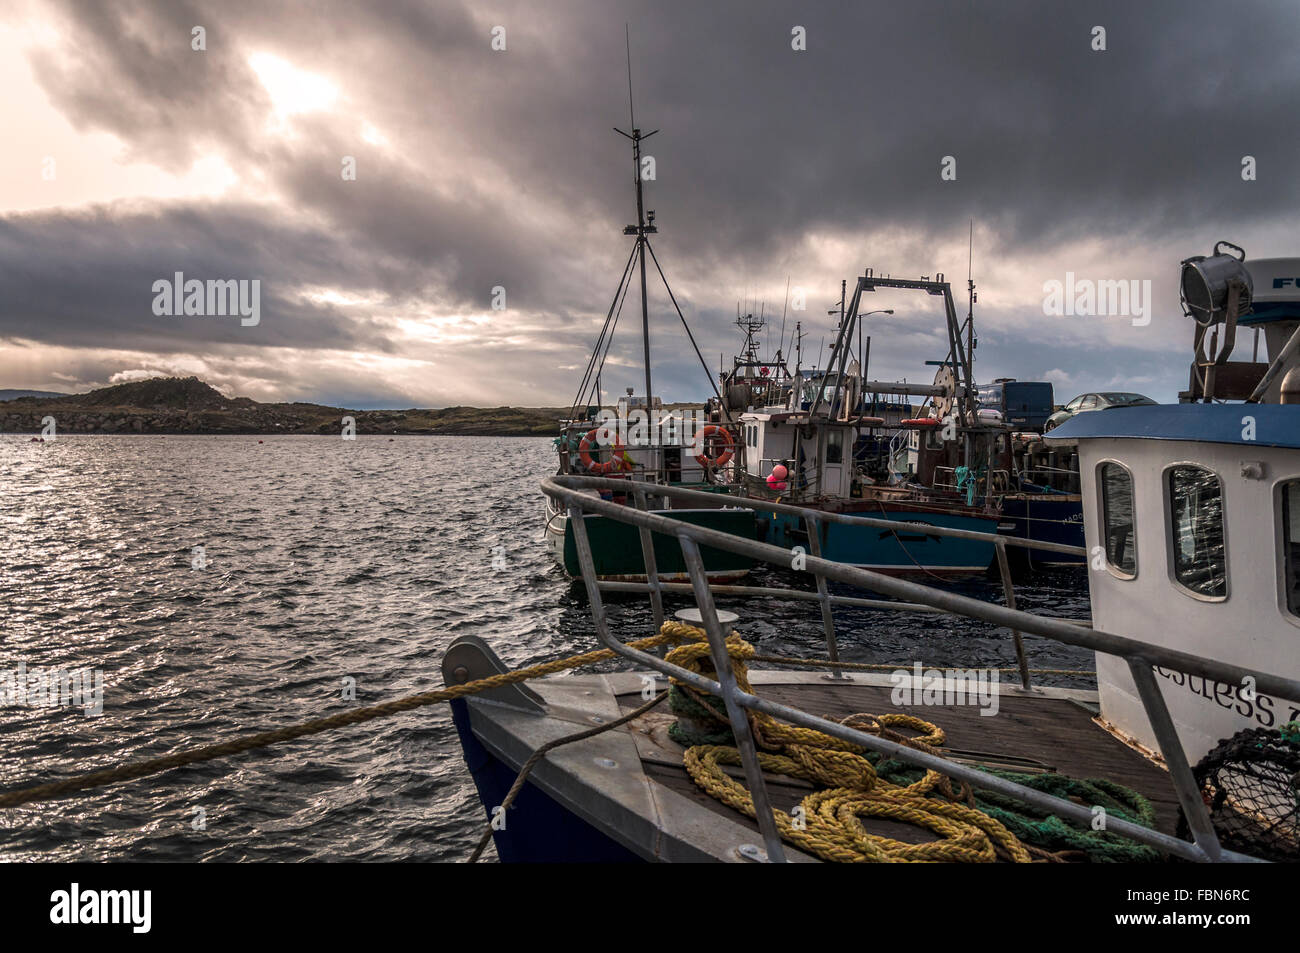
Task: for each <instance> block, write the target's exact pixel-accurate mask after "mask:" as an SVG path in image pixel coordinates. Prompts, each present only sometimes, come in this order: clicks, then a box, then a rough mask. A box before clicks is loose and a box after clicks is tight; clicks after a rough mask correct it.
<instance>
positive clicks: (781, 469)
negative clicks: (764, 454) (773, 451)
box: [772, 463, 790, 480]
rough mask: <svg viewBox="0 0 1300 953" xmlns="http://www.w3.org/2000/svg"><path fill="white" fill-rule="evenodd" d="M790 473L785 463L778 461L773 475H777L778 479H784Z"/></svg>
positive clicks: (773, 469)
mask: <svg viewBox="0 0 1300 953" xmlns="http://www.w3.org/2000/svg"><path fill="white" fill-rule="evenodd" d="M789 475H790V471H789V470H787V469H786V468H785V464H783V463H778V464H777V465H776V466H774V467H773V468H772V476H774V477H776V478H777V479H778V480H784V479H785V478H786V477H788V476H789Z"/></svg>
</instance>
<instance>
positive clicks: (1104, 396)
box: [1043, 391, 1155, 433]
mask: <svg viewBox="0 0 1300 953" xmlns="http://www.w3.org/2000/svg"><path fill="white" fill-rule="evenodd" d="M1154 403H1155V401H1154V400H1152V399H1151V398H1150V397H1146V396H1144V395H1142V394H1128V393H1123V392H1120V391H1098V392H1097V393H1094V394H1080V395H1079V396H1078V397H1076V398H1074V400H1072V401H1070V402H1069V403H1068V404H1066V405H1065V406H1064V407H1062V408H1061V409H1060V410H1058V411H1057V412H1056V413H1054V414H1052V416H1050V417H1048V418H1047V425H1046V426H1045V427H1044V428H1043V433H1047V431H1049V430H1053V429H1055V428H1057V427H1059V426H1061V424H1063V423H1065V422H1066V421H1067V420H1069V419H1070V418H1071V417H1073V416H1074V415H1075V414H1081V413H1083V412H1084V411H1085V410H1109V409H1110V408H1112V407H1142V406H1145V405H1148V404H1154Z"/></svg>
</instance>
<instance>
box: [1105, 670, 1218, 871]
mask: <svg viewBox="0 0 1300 953" xmlns="http://www.w3.org/2000/svg"><path fill="white" fill-rule="evenodd" d="M1127 661H1128V669H1129V672H1130V673H1132V675H1133V681H1134V683H1136V685H1137V690H1138V697H1139V698H1141V699H1142V707H1143V708H1144V709H1145V710H1146V715H1147V720H1148V721H1150V722H1151V729H1152V730H1153V731H1154V732H1155V733H1156V740H1157V741H1158V742H1159V743H1160V753H1161V754H1162V755H1164V756H1165V765H1166V766H1167V767H1168V768H1169V776H1170V777H1171V778H1172V779H1173V782H1174V790H1175V791H1176V792H1177V794H1178V803H1179V804H1180V805H1182V808H1183V817H1185V818H1187V826H1188V827H1189V828H1190V829H1191V832H1192V836H1193V837H1194V838H1195V839H1196V846H1197V847H1199V848H1201V850H1203V851H1205V854H1206V856H1207V857H1209V859H1210V860H1214V861H1217V860H1221V859H1222V856H1221V855H1222V852H1223V848H1222V847H1221V846H1220V845H1219V836H1218V834H1216V833H1215V832H1214V823H1213V822H1212V821H1211V820H1210V813H1209V811H1207V810H1206V808H1205V801H1204V800H1202V798H1201V788H1200V785H1199V784H1197V783H1196V777H1195V775H1193V774H1192V769H1191V766H1190V765H1188V763H1187V752H1185V751H1184V750H1183V745H1182V742H1181V741H1179V740H1178V729H1177V728H1175V727H1174V720H1173V718H1171V717H1170V716H1169V707H1168V706H1167V705H1166V704H1165V696H1164V695H1162V694H1160V686H1158V685H1157V684H1156V677H1155V675H1153V674H1152V672H1151V663H1150V662H1148V661H1146V660H1145V659H1142V658H1140V657H1139V658H1129V659H1128V660H1127Z"/></svg>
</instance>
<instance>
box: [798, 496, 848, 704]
mask: <svg viewBox="0 0 1300 953" xmlns="http://www.w3.org/2000/svg"><path fill="white" fill-rule="evenodd" d="M804 526H805V528H807V530H808V551H809V552H810V553H812V555H813V556H814V557H820V556H821V554H822V540H821V526H820V524H819V523H818V522H817V517H815V516H811V515H810V516H806V517H804ZM814 575H815V576H816V577H817V599H818V601H819V602H821V604H822V628H823V629H825V630H826V657H827V658H828V659H830V660H831V661H832V662H838V661H839V660H840V650H839V646H838V645H837V644H836V641H835V615H834V612H833V611H832V609H831V599H830V591H829V590H828V589H827V587H826V578H825V577H824V576H823V575H822V574H821V573H814ZM831 677H832V678H844V679H847V678H848V677H849V676H847V675H845V674H844V671H843V670H842V669H840V668H839V667H836V668H832V669H831Z"/></svg>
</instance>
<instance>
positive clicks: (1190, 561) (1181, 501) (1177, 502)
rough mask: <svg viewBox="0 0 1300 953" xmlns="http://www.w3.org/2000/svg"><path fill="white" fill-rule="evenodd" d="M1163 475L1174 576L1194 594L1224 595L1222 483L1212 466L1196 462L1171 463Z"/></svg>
mask: <svg viewBox="0 0 1300 953" xmlns="http://www.w3.org/2000/svg"><path fill="white" fill-rule="evenodd" d="M1166 479H1167V480H1168V485H1167V488H1168V492H1169V531H1170V544H1171V550H1172V551H1171V557H1172V558H1171V560H1170V566H1171V568H1172V570H1173V576H1174V580H1175V581H1176V582H1177V583H1178V584H1179V585H1181V586H1182V587H1183V588H1185V589H1187V590H1188V591H1189V592H1191V593H1193V594H1194V595H1198V596H1202V597H1204V598H1206V599H1224V598H1227V595H1228V554H1227V550H1226V549H1225V547H1224V539H1223V484H1222V483H1221V482H1220V480H1219V477H1218V475H1217V474H1215V473H1214V472H1213V471H1212V470H1206V469H1205V468H1204V467H1196V466H1177V467H1171V468H1170V469H1169V471H1168V473H1167V477H1166Z"/></svg>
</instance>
